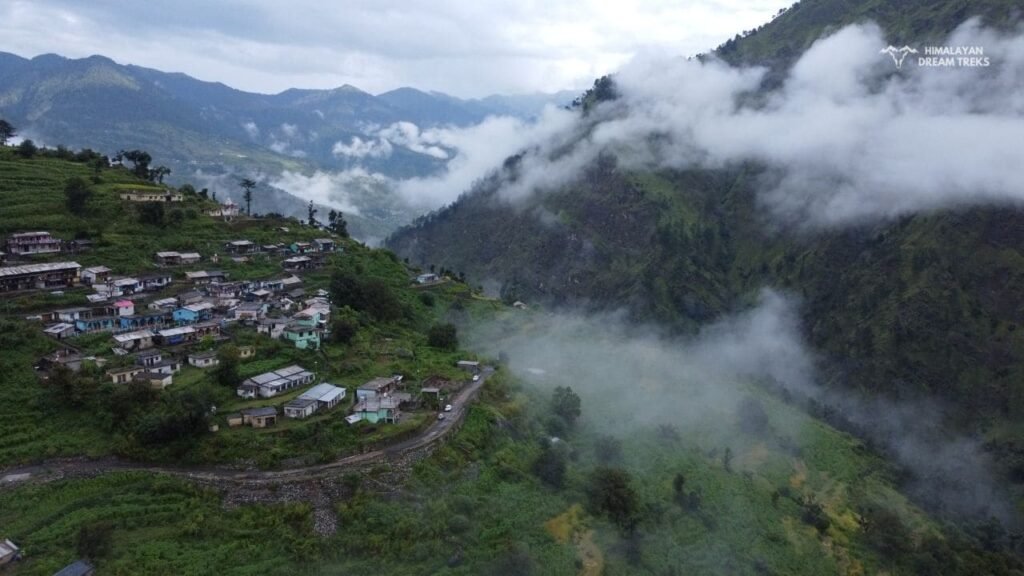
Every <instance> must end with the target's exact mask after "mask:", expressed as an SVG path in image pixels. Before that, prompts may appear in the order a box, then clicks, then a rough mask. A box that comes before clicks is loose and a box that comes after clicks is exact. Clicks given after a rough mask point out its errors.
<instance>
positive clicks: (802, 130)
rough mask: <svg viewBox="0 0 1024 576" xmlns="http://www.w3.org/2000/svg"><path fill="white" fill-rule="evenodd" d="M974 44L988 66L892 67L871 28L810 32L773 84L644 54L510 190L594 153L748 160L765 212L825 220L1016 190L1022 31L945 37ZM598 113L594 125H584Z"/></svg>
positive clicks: (667, 162)
mask: <svg viewBox="0 0 1024 576" xmlns="http://www.w3.org/2000/svg"><path fill="white" fill-rule="evenodd" d="M946 44H948V45H954V46H982V47H983V48H984V52H985V56H986V57H988V58H989V60H990V62H991V66H990V67H973V68H970V67H956V68H929V67H917V66H916V65H915V64H913V63H910V62H908V64H907V65H904V68H903V70H902V71H901V72H897V71H896V69H895V66H894V64H893V62H892V60H891V59H890V58H889V56H887V55H884V54H880V53H879V50H880V47H884V46H886V45H887V41H886V40H885V37H884V34H883V33H882V31H881V30H880V29H879V28H878V27H877V26H874V25H858V26H849V27H847V28H844V29H842V30H840V31H838V32H837V33H835V34H833V35H831V36H829V37H827V38H824V39H822V40H819V41H818V42H816V43H815V44H814V45H813V46H812V47H811V48H810V49H809V50H808V51H807V52H806V53H805V54H804V55H803V56H802V57H801V58H800V59H799V60H798V61H797V62H796V63H795V64H794V65H793V67H792V68H791V69H790V71H789V73H788V75H787V77H786V78H785V81H784V82H783V84H782V86H781V87H780V88H779V89H777V90H775V91H773V92H771V93H769V94H767V95H765V94H760V93H759V92H758V90H759V87H760V86H761V83H762V80H763V78H764V75H765V73H766V71H765V70H764V69H761V68H731V67H729V66H728V65H726V64H724V63H722V62H720V61H716V60H714V59H711V60H708V61H706V62H700V61H698V60H695V59H693V60H687V59H678V58H677V59H664V58H642V59H637V60H634V61H633V62H631V63H630V64H629V65H627V66H626V67H624V68H623V69H622V70H620V71H619V72H618V73H617V75H616V84H617V88H618V91H619V93H620V98H619V99H618V100H616V101H614V102H608V103H603V104H602V105H600V106H598V107H597V108H596V109H595V110H593V112H592V114H591V115H590V118H589V119H586V120H584V122H593V124H592V125H587V126H585V128H586V130H587V131H586V132H585V134H584V135H583V136H582V138H580V139H579V140H578V141H577V142H576V143H575V144H574V145H573V146H572V148H571V150H570V151H569V152H568V153H565V151H564V149H563V147H564V142H565V141H566V140H568V139H571V137H573V133H572V130H575V131H577V132H579V131H580V130H581V127H578V126H577V127H573V128H572V129H570V132H568V133H563V138H562V139H561V140H556V141H553V142H545V141H540V142H537V143H536V145H535V146H534V148H533V149H532V152H531V153H529V154H527V156H526V157H525V158H524V159H523V162H522V164H521V171H520V174H519V177H518V178H517V179H516V180H515V181H514V182H511V183H510V184H508V185H506V186H505V190H504V194H505V197H507V198H512V199H515V198H521V197H523V196H529V195H532V194H534V193H536V192H538V191H543V190H547V189H552V188H557V187H559V186H563V185H565V184H567V183H568V182H570V181H572V180H573V179H574V178H576V177H577V176H578V175H579V174H580V172H581V170H582V169H583V168H585V167H586V166H587V165H588V164H589V163H591V162H593V161H594V160H595V159H596V158H597V157H598V155H600V154H602V153H613V154H614V155H615V156H616V157H617V158H618V160H619V162H620V164H621V165H622V166H623V167H625V168H627V169H630V168H638V169H658V168H680V169H685V168H692V167H707V168H718V167H723V166H730V165H737V164H740V163H745V162H755V163H758V164H760V165H762V166H764V167H766V169H767V171H766V173H765V175H764V179H763V182H762V187H761V199H762V200H763V202H764V205H765V206H766V208H767V209H768V210H769V211H770V212H771V213H773V214H774V215H775V216H776V217H778V218H779V219H781V220H783V221H787V222H800V223H804V224H808V225H811V226H833V225H844V224H848V223H856V222H860V221H864V220H869V219H877V218H886V217H894V216H898V215H901V214H906V213H911V212H919V211H927V210H933V209H938V208H943V207H948V206H957V205H965V204H976V203H984V202H999V203H1012V204H1016V203H1019V202H1021V201H1022V200H1024V147H1021V146H1019V145H1018V140H1019V135H1020V134H1024V118H1022V115H1024V95H1022V94H1021V92H1020V90H1019V85H1020V79H1021V78H1022V77H1024V36H1021V35H1001V34H998V33H996V32H993V31H991V30H986V29H983V28H981V27H980V26H979V25H978V23H977V22H976V21H969V22H967V23H965V24H964V25H962V26H961V27H960V28H959V29H958V30H957V31H956V32H955V33H954V34H952V36H951V37H950V38H949V39H948V40H947V42H946ZM595 120H596V122H594V121H595Z"/></svg>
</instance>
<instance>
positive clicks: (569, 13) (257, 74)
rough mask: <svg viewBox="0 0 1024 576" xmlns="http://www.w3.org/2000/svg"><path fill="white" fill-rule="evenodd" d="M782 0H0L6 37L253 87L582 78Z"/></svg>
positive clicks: (760, 13) (28, 48) (716, 38)
mask: <svg viewBox="0 0 1024 576" xmlns="http://www.w3.org/2000/svg"><path fill="white" fill-rule="evenodd" d="M789 3H790V2H789V0H677V1H662V0H646V1H644V0H615V1H610V0H539V1H538V0H458V1H457V0H430V1H419V0H344V1H342V2H331V1H329V0H326V1H325V0H173V1H166V2H164V1H157V2H140V1H138V0H135V1H131V2H128V1H122V0H88V1H83V0H0V51H5V52H13V53H15V54H19V55H21V56H26V57H31V56H35V55H38V54H44V53H57V54H61V55H64V56H69V57H82V56H89V55H92V54H102V55H105V56H109V57H111V58H113V59H114V60H116V61H118V62H121V63H129V64H138V65H141V66H147V67H151V68H157V69H160V70H165V71H171V72H185V73H186V74H189V75H191V76H195V77H197V78H200V79H203V80H211V81H221V82H224V83H225V84H228V85H230V86H233V87H236V88H241V89H243V90H250V91H256V92H278V91H281V90H284V89H286V88H291V87H300V88H332V87H336V86H340V85H342V84H352V85H354V86H357V87H359V88H362V89H364V90H366V91H369V92H373V93H379V92H383V91H386V90H390V89H392V88H397V87H399V86H415V87H417V88H421V89H426V90H439V91H443V92H447V93H450V94H454V95H458V96H463V97H469V96H483V95H486V94H492V93H506V94H508V93H524V92H534V91H547V92H551V91H556V90H560V89H579V88H582V87H586V86H589V85H590V83H591V82H592V81H593V79H594V78H595V77H597V76H600V75H602V74H605V73H607V72H610V71H612V70H614V69H616V68H617V67H619V66H620V65H621V64H623V63H624V62H626V61H627V60H628V59H629V58H630V57H631V56H633V55H635V54H638V53H648V52H664V53H672V54H682V55H692V54H696V53H698V52H703V51H706V50H708V49H711V48H714V47H715V46H717V45H718V44H719V43H721V42H722V41H724V40H725V39H727V38H729V37H731V36H732V35H734V34H736V33H737V32H740V31H742V30H745V29H748V28H753V27H756V26H758V25H760V24H762V23H764V22H766V21H767V20H769V19H770V18H771V16H772V15H773V14H775V13H776V12H777V11H778V10H779V8H782V7H785V6H787V5H788V4H789Z"/></svg>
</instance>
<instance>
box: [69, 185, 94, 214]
mask: <svg viewBox="0 0 1024 576" xmlns="http://www.w3.org/2000/svg"><path fill="white" fill-rule="evenodd" d="M91 197H92V189H91V188H89V183H88V182H86V181H85V180H84V179H82V178H81V177H79V176H73V177H71V178H68V181H67V183H65V184H64V204H65V205H66V206H67V207H68V211H69V212H71V213H72V214H74V215H76V216H81V215H82V214H83V213H84V212H85V207H86V204H88V202H89V198H91Z"/></svg>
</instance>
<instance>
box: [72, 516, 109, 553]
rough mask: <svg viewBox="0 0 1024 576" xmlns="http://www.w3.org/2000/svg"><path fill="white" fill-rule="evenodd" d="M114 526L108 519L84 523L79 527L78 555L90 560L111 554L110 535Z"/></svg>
mask: <svg viewBox="0 0 1024 576" xmlns="http://www.w3.org/2000/svg"><path fill="white" fill-rule="evenodd" d="M113 532H114V526H113V524H111V523H110V522H108V521H104V520H100V521H97V522H92V523H90V524H83V525H82V527H81V528H79V529H78V539H77V542H76V544H77V548H78V555H79V556H81V557H83V558H88V559H89V560H93V561H95V560H97V559H99V558H103V557H105V556H107V555H108V554H110V544H111V542H110V535H111V534H112V533H113Z"/></svg>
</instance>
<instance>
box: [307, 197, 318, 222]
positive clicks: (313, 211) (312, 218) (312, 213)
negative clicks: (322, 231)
mask: <svg viewBox="0 0 1024 576" xmlns="http://www.w3.org/2000/svg"><path fill="white" fill-rule="evenodd" d="M306 211H307V213H308V214H309V225H310V226H316V213H317V212H319V210H317V209H316V208H314V207H313V201H312V200H310V201H309V207H308V208H306Z"/></svg>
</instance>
